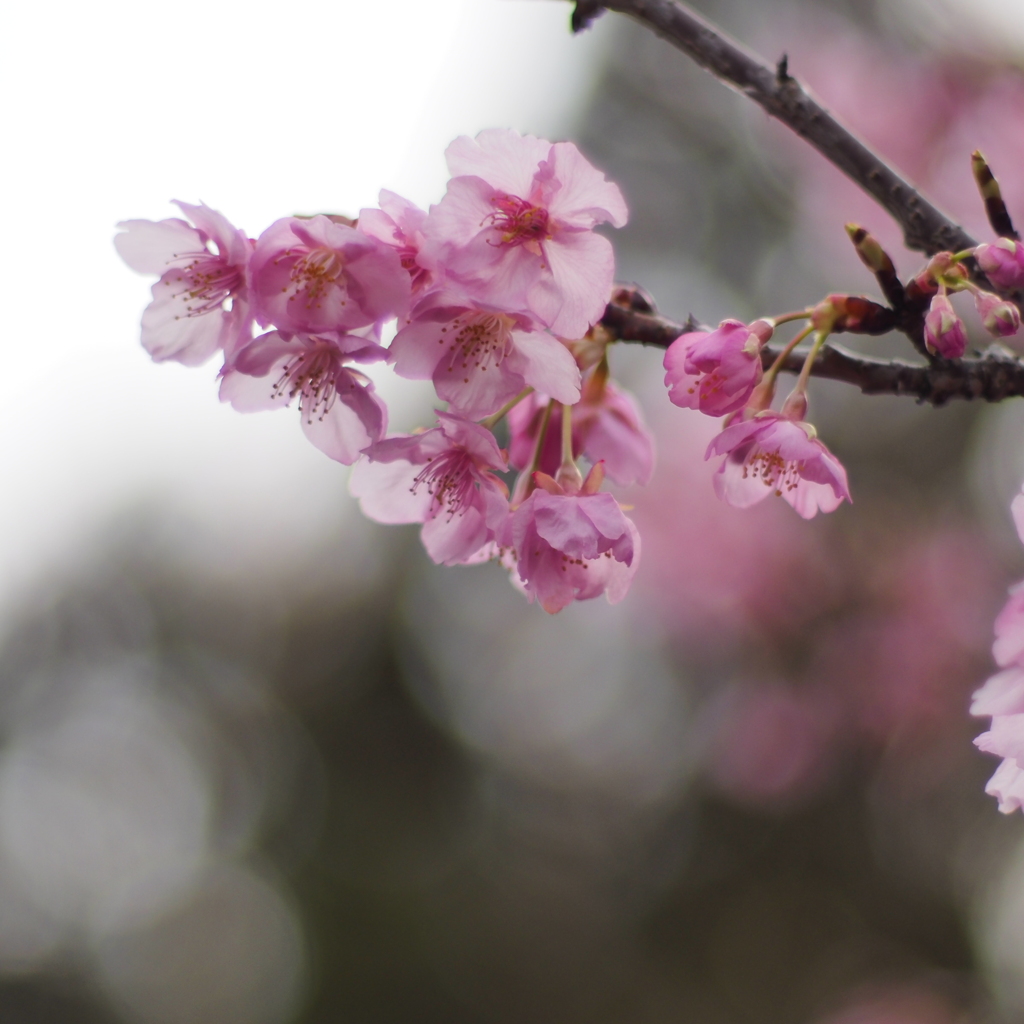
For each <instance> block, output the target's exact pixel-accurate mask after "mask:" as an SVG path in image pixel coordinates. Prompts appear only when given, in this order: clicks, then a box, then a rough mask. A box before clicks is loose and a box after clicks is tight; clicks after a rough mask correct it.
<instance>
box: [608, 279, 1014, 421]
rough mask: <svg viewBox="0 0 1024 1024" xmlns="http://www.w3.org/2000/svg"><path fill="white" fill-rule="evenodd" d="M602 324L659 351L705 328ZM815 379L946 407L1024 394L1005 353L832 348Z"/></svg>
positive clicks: (794, 364) (794, 362)
mask: <svg viewBox="0 0 1024 1024" xmlns="http://www.w3.org/2000/svg"><path fill="white" fill-rule="evenodd" d="M617 298H618V296H617ZM601 324H602V326H603V327H604V328H605V329H606V330H607V331H608V333H609V334H611V335H612V337H613V338H615V339H617V340H619V341H628V342H637V343H639V344H641V345H651V346H654V347H655V348H668V346H669V345H671V344H672V342H673V341H675V340H676V338H678V337H679V336H680V335H681V334H684V333H686V332H687V331H692V330H699V329H701V327H700V325H699V324H696V323H694V322H693V321H692V319H691V321H690V323H688V324H686V325H683V324H677V323H674V322H673V321H671V320H667V319H665V318H664V317H661V316H658V315H656V314H654V313H647V312H640V311H638V310H636V309H630V308H627V306H626V305H618V304H610V305H609V306H608V308H607V310H606V311H605V315H604V317H603V318H602V320H601ZM778 354H779V348H778V347H777V346H771V345H769V346H766V347H765V348H764V350H763V352H762V359H763V361H764V365H765V367H766V368H767V367H768V366H770V365H771V364H772V363H773V362H774V361H775V359H776V357H777V356H778ZM803 361H804V355H803V354H802V353H800V352H794V353H792V354H791V355H790V356H789V357H788V358H787V359H786V361H785V362H784V363H783V366H782V368H783V370H785V371H786V372H788V373H799V372H800V368H801V366H803ZM811 375H812V376H813V377H822V378H825V379H828V380H838V381H842V382H843V383H845V384H853V385H854V386H855V387H858V388H860V389H861V391H863V392H864V393H865V394H868V395H911V396H913V397H914V398H916V399H917V400H918V401H919V402H929V403H931V404H932V405H945V403H946V402H948V401H949V400H950V399H951V398H980V399H983V400H985V401H987V402H1000V401H1002V400H1003V399H1004V398H1015V397H1021V396H1024V362H1021V361H1020V360H1019V359H1015V358H1013V356H1011V355H1009V354H1008V353H1006V352H1005V351H1002V350H999V349H994V350H992V351H990V353H989V354H986V355H984V356H982V357H980V358H976V359H957V360H946V359H935V360H933V361H932V362H930V363H929V364H927V365H919V364H913V363H906V362H903V361H901V360H884V359H875V358H874V357H872V356H863V355H858V354H857V353H855V352H851V351H849V350H848V349H846V348H843V347H841V346H839V345H833V344H828V345H826V346H825V347H824V348H823V349H822V351H821V353H820V354H819V356H818V358H817V360H816V361H815V363H814V366H813V367H812V369H811Z"/></svg>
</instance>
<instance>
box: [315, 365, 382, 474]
mask: <svg viewBox="0 0 1024 1024" xmlns="http://www.w3.org/2000/svg"><path fill="white" fill-rule="evenodd" d="M342 388H343V383H342V381H341V380H339V381H338V389H339V390H338V393H337V396H336V398H335V401H334V404H333V405H332V406H331V408H330V409H329V410H328V411H327V412H326V413H323V414H322V415H321V414H315V413H314V414H313V415H312V416H309V415H303V416H302V431H303V433H304V434H305V435H306V437H308V438H309V440H310V441H311V442H312V443H313V444H314V445H315V446H316V447H317V448H319V449H320V451H322V452H323V453H324V454H325V455H328V456H330V457H331V458H332V459H334V461H335V462H340V463H341V464H342V465H345V466H351V465H352V464H353V463H354V462H355V461H356V460H357V459H358V458H359V453H360V452H361V451H362V449H364V448H366V447H367V446H368V445H370V444H372V443H373V442H374V441H377V440H379V439H380V436H381V434H383V433H384V429H385V426H386V424H387V406H385V405H384V403H383V402H382V401H381V400H380V398H378V397H377V395H376V394H374V392H373V386H372V385H365V386H364V385H360V384H353V385H352V386H351V387H348V388H344V390H342Z"/></svg>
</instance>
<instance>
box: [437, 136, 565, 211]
mask: <svg viewBox="0 0 1024 1024" xmlns="http://www.w3.org/2000/svg"><path fill="white" fill-rule="evenodd" d="M551 149H552V146H551V143H550V142H548V141H546V140H545V139H538V138H537V137H536V136H534V135H520V134H519V133H518V132H515V131H513V130H512V129H511V128H487V129H484V131H482V132H480V133H479V134H478V135H477V136H476V138H475V139H471V138H469V136H468V135H462V136H460V137H459V138H457V139H456V140H455V141H454V142H453V143H451V145H450V146H449V147H448V148H447V149H446V150H445V153H444V157H445V160H446V161H447V162H448V171H449V173H450V174H451V176H452V177H453V178H455V177H458V176H460V175H465V174H474V175H477V176H478V177H480V178H483V179H484V180H485V181H486V182H487V183H488V185H490V186H491V189H492V191H494V190H500V191H501V192H504V193H506V194H508V195H513V196H519V197H520V198H521V199H526V198H527V197H528V196H529V194H530V189H531V188H532V186H533V178H534V175H535V174H536V173H537V166H538V165H539V164H540V163H541V161H543V160H546V159H547V158H548V154H549V153H550V152H551Z"/></svg>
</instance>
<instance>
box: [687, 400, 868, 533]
mask: <svg viewBox="0 0 1024 1024" xmlns="http://www.w3.org/2000/svg"><path fill="white" fill-rule="evenodd" d="M713 455H724V456H725V458H724V459H723V460H722V464H721V466H720V467H719V469H718V472H717V473H716V474H715V477H714V484H715V492H716V493H717V494H718V496H719V497H720V498H723V499H724V500H725V501H727V502H728V503H729V504H730V505H733V506H735V507H736V508H748V507H749V506H751V505H755V504H757V502H759V501H763V500H764V499H765V498H767V497H768V495H769V494H774V495H776V496H777V497H780V498H784V499H785V500H786V501H787V502H788V503H789V504H790V505H792V506H793V508H794V509H795V510H796V511H797V513H798V514H799V515H801V516H802V517H803V518H804V519H812V518H813V517H814V516H815V515H817V514H818V512H832V511H834V510H835V509H836V508H838V507H839V505H840V503H841V502H842V501H843V500H846V501H850V500H851V499H850V491H849V487H848V485H847V482H846V470H845V469H843V467H842V465H841V464H840V462H839V460H838V459H836V457H835V456H834V455H833V454H832V453H831V452H830V451H829V450H828V449H827V448H826V447H825V446H824V445H823V444H822V443H821V442H820V441H819V440H818V439H817V436H816V431H815V430H814V427H812V426H811V425H810V424H809V423H805V422H803V421H802V420H796V419H790V418H789V417H787V416H784V415H782V414H781V413H777V412H771V411H766V412H759V413H757V414H756V415H755V416H753V417H752V418H751V419H746V420H743V419H741V420H737V421H735V422H734V423H731V424H730V425H729V426H727V427H726V428H725V429H724V430H723V431H722V432H721V433H720V434H719V435H718V436H717V437H715V438H714V440H712V442H711V444H709V445H708V450H707V454H706V455H705V458H708V459H710V458H711V457H712V456H713Z"/></svg>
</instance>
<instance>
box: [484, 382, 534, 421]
mask: <svg viewBox="0 0 1024 1024" xmlns="http://www.w3.org/2000/svg"><path fill="white" fill-rule="evenodd" d="M532 394H533V388H531V387H529V386H527V387H525V388H523V390H522V391H520V392H519V394H518V395H516V397H515V398H512V399H510V400H509V401H507V402H506V403H505V404H504V405H503V406H502V407H501V408H500V409H499V410H498V411H497V412H495V413H492V414H491V415H490V416H486V417H485V418H484V419H482V420H481V421H480V426H481V427H486V428H487V429H488V430H493V429H494V427H495V424H497V423H500V422H501V421H502V420H503V419H504V418H505V417H506V416H507V415H508V414H509V413H510V412H511V411H512V410H513V409H514V408H515V407H516V406H517V405H518V404H519V403H520V402H521V401H522V400H523V399H524V398H527V397H529V396H530V395H532Z"/></svg>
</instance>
